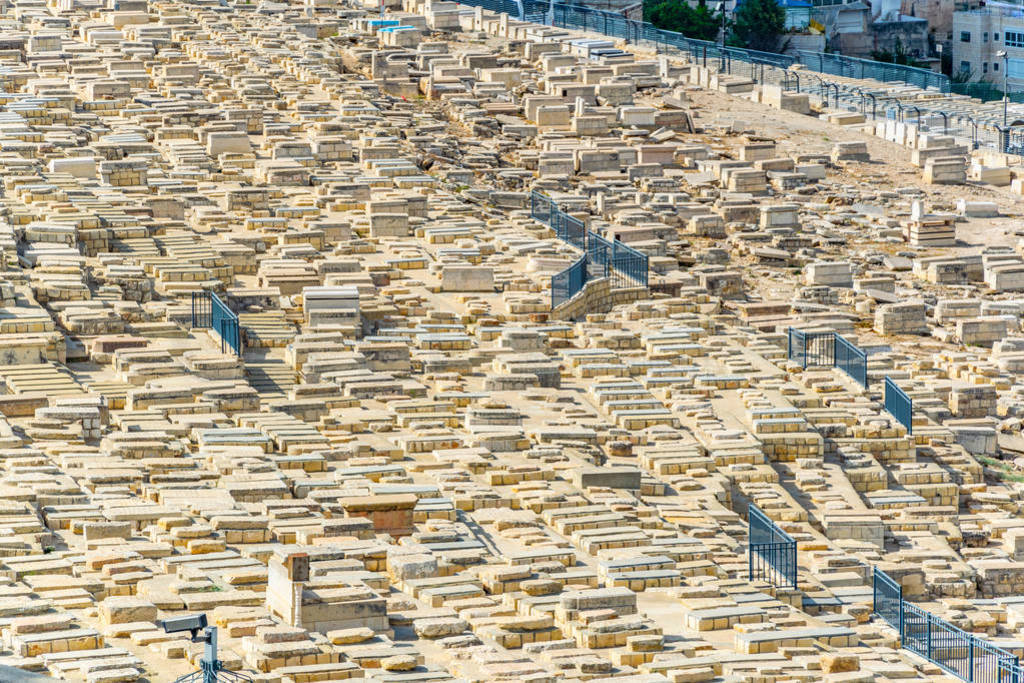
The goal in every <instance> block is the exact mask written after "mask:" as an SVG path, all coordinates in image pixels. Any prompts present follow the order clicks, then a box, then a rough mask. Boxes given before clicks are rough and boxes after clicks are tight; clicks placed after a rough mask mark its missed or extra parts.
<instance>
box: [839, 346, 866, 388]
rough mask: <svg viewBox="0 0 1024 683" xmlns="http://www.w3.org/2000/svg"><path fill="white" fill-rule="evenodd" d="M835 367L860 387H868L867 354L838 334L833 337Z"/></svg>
mask: <svg viewBox="0 0 1024 683" xmlns="http://www.w3.org/2000/svg"><path fill="white" fill-rule="evenodd" d="M833 353H834V355H835V361H836V367H837V368H839V369H840V370H842V371H843V372H845V373H846V374H847V375H849V376H850V377H852V378H853V380H854V381H855V382H857V383H858V384H860V385H861V386H862V387H864V388H867V386H868V354H867V353H865V352H864V351H863V350H862V349H860V348H857V346H856V345H855V344H853V343H851V342H850V341H849V340H848V339H846V337H844V336H842V335H841V334H839V333H836V335H835V348H834V350H833Z"/></svg>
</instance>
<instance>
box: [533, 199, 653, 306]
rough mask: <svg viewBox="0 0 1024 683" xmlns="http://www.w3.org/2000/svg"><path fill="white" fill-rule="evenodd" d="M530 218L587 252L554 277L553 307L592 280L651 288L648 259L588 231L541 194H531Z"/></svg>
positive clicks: (613, 284) (634, 250)
mask: <svg viewBox="0 0 1024 683" xmlns="http://www.w3.org/2000/svg"><path fill="white" fill-rule="evenodd" d="M530 217H531V218H533V219H534V220H535V221H538V222H540V223H544V224H545V225H547V226H548V227H550V228H551V229H552V230H554V231H555V236H556V237H558V238H559V239H560V240H562V241H564V242H565V243H566V244H569V245H571V246H573V247H575V248H577V249H580V250H581V251H583V257H582V258H581V259H579V260H577V261H574V262H573V263H572V265H570V266H569V267H568V268H566V269H565V270H563V271H561V272H560V273H557V274H555V275H554V276H552V278H551V307H552V308H554V307H556V306H557V305H559V304H560V303H562V302H563V301H568V300H569V299H571V298H572V297H574V296H576V294H578V293H579V292H580V291H582V289H583V287H584V286H585V285H586V284H587V282H589V281H590V280H593V279H596V278H602V277H607V278H611V279H612V287H616V288H623V287H647V286H648V270H649V264H648V257H647V254H644V253H643V252H640V251H637V250H636V249H633V248H632V247H629V246H627V245H625V244H623V243H622V242H620V241H618V240H609V239H606V238H604V237H601V236H600V235H598V234H597V233H595V232H591V231H590V230H587V228H586V225H585V224H584V223H583V221H581V220H579V219H578V218H575V217H573V216H570V215H569V214H567V213H566V212H564V211H562V210H561V209H560V208H558V205H557V204H555V202H554V201H552V200H551V198H550V197H547V196H545V195H543V194H541V193H540V192H536V191H534V192H531V193H530Z"/></svg>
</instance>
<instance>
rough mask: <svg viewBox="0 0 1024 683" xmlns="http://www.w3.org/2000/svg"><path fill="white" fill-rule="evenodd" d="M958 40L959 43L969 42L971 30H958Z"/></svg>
mask: <svg viewBox="0 0 1024 683" xmlns="http://www.w3.org/2000/svg"><path fill="white" fill-rule="evenodd" d="M960 42H961V43H969V42H971V32H970V31H960Z"/></svg>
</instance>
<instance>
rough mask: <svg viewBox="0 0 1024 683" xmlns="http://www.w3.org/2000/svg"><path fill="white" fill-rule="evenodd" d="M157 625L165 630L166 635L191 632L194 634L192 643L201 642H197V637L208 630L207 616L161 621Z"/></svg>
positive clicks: (188, 616) (192, 615) (190, 616)
mask: <svg viewBox="0 0 1024 683" xmlns="http://www.w3.org/2000/svg"><path fill="white" fill-rule="evenodd" d="M157 624H159V625H160V627H161V628H163V630H164V633H181V632H182V631H190V632H191V633H192V642H199V641H198V640H196V635H197V634H198V633H199V632H200V631H202V630H203V629H204V628H206V615H205V614H189V615H187V616H184V617H173V618H171V619H161V620H160V621H158V622H157Z"/></svg>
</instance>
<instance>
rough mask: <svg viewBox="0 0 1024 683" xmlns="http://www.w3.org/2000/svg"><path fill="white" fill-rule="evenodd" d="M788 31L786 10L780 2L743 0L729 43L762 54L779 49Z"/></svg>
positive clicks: (735, 18)
mask: <svg viewBox="0 0 1024 683" xmlns="http://www.w3.org/2000/svg"><path fill="white" fill-rule="evenodd" d="M785 31H786V10H784V9H783V8H782V6H781V5H779V3H778V0H743V2H741V3H740V5H739V8H737V10H736V13H735V15H734V17H733V22H732V35H731V36H730V37H729V43H730V44H732V45H735V46H737V47H745V48H748V49H750V50H760V51H762V52H775V51H776V50H778V49H779V42H780V39H781V37H782V34H783V33H785Z"/></svg>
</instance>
